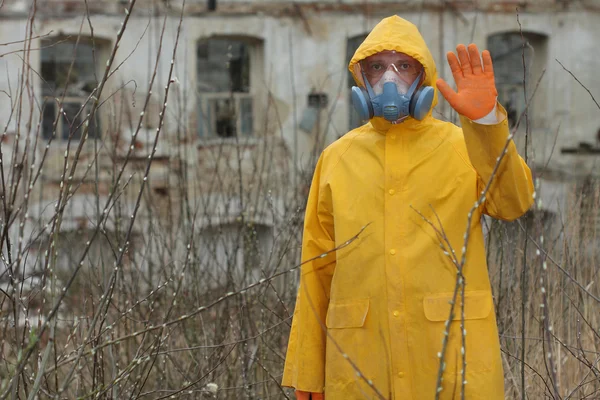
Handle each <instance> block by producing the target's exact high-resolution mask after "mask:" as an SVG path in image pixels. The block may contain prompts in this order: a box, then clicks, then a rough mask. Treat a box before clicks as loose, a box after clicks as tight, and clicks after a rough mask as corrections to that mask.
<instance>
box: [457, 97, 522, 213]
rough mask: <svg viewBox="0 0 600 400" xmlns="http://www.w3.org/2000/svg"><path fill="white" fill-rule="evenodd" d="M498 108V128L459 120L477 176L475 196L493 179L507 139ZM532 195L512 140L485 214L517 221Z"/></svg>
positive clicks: (495, 176) (499, 169)
mask: <svg viewBox="0 0 600 400" xmlns="http://www.w3.org/2000/svg"><path fill="white" fill-rule="evenodd" d="M498 106H499V107H498V112H499V113H502V114H504V116H505V118H503V120H502V121H501V122H499V123H497V124H493V125H481V124H478V123H476V122H474V121H471V120H470V119H468V118H466V117H463V116H461V118H460V121H461V125H462V129H463V134H464V137H465V142H466V145H467V151H468V153H469V158H470V160H471V164H473V167H474V168H475V170H476V171H477V174H478V175H479V182H478V185H477V187H478V193H481V192H482V191H483V189H484V188H485V187H486V185H487V184H488V182H489V180H490V178H492V172H493V170H494V167H495V165H496V162H497V159H498V157H499V156H500V155H501V153H502V149H503V148H504V146H505V144H506V141H507V139H508V136H509V129H508V119H507V118H506V111H505V110H504V108H503V107H502V106H500V104H498ZM499 119H500V118H499ZM533 191H534V188H533V181H532V178H531V170H530V169H529V167H528V166H527V164H526V163H525V161H524V160H523V159H522V158H521V156H519V153H518V152H517V148H516V146H515V144H514V142H513V141H512V140H511V141H510V143H509V144H508V148H507V152H506V154H505V155H504V157H503V159H502V162H501V163H500V166H499V168H498V170H497V172H496V174H495V175H494V177H493V180H492V184H491V185H490V189H489V191H488V193H487V195H486V200H485V203H484V212H485V213H486V214H487V215H489V216H491V217H494V218H498V219H502V220H506V221H512V220H514V219H517V218H519V217H520V216H521V215H523V214H525V212H527V210H528V209H529V207H531V205H532V204H533Z"/></svg>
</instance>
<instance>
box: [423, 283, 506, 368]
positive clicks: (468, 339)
mask: <svg viewBox="0 0 600 400" xmlns="http://www.w3.org/2000/svg"><path fill="white" fill-rule="evenodd" d="M452 295H453V294H452V293H436V294H431V295H427V296H425V298H424V299H423V312H424V314H425V318H426V319H427V321H428V322H427V323H428V325H429V326H428V328H427V330H426V332H427V335H426V336H427V337H426V338H424V340H426V341H427V344H426V345H425V347H428V351H427V354H428V357H429V358H430V360H431V365H430V367H432V368H433V370H434V371H435V370H437V368H438V366H439V358H438V356H437V354H438V352H439V351H440V350H441V348H442V341H443V338H444V336H445V333H444V332H445V331H446V324H445V322H446V321H447V320H448V317H449V316H450V302H451V301H452ZM492 310H493V302H492V294H491V292H490V291H487V290H476V291H467V292H466V293H465V307H464V318H465V325H464V326H465V330H466V335H465V336H464V338H465V344H466V345H465V346H464V350H463V335H462V332H461V321H460V320H461V298H460V294H459V295H458V296H457V299H456V305H455V306H454V310H453V316H452V323H451V324H450V326H449V328H448V344H447V348H446V353H445V357H444V362H445V363H446V371H447V372H448V373H454V372H455V371H460V370H462V364H463V361H462V360H463V354H465V357H466V361H467V371H470V372H483V371H488V370H490V369H491V367H492V365H494V362H495V361H497V358H498V356H499V354H497V353H498V351H497V350H498V348H497V347H498V346H499V343H498V333H497V329H496V321H495V318H494V314H493V313H492Z"/></svg>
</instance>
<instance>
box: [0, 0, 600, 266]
mask: <svg viewBox="0 0 600 400" xmlns="http://www.w3.org/2000/svg"><path fill="white" fill-rule="evenodd" d="M129 6H130V1H126V0H96V1H87V2H85V1H83V0H46V1H33V0H5V1H3V2H2V6H1V8H0V19H1V23H0V41H1V42H2V47H1V52H2V55H1V57H0V70H1V71H2V73H1V74H0V90H1V92H2V93H0V98H1V99H2V100H1V103H0V104H2V107H0V126H2V129H3V133H2V134H3V139H2V142H3V143H4V145H3V153H4V159H5V160H7V159H8V157H9V154H12V153H11V151H13V150H17V151H18V149H19V146H21V148H22V146H23V143H25V141H26V140H29V141H30V142H31V143H30V145H29V149H30V151H31V152H32V154H36V156H37V159H38V160H39V159H40V158H41V157H42V156H43V154H44V153H43V152H44V149H45V146H46V143H47V142H48V140H50V139H51V138H52V141H51V145H50V146H49V148H48V153H47V155H46V156H45V166H44V168H43V171H41V174H40V179H39V181H37V182H38V184H37V185H36V186H35V188H34V189H33V193H34V194H35V195H33V194H32V195H31V197H30V199H32V201H33V199H35V203H32V204H30V212H29V214H28V216H27V219H28V220H31V221H33V222H32V223H34V225H35V220H36V218H38V219H40V221H41V220H43V217H42V215H44V213H45V212H50V213H51V212H52V207H49V205H51V204H53V202H55V201H56V197H57V195H58V193H59V191H60V188H61V179H63V172H62V169H63V167H64V161H65V159H68V158H69V157H73V154H74V153H75V148H76V147H77V145H78V143H79V140H80V139H81V136H82V132H84V129H87V140H86V143H85V145H84V146H83V147H82V149H81V153H80V155H79V157H80V159H81V160H82V161H83V165H82V166H80V167H79V168H78V169H77V170H76V174H75V178H74V180H75V181H77V179H79V181H80V183H81V184H80V185H79V186H78V191H77V192H76V193H75V194H74V196H73V199H72V201H71V204H70V206H69V207H70V208H69V210H70V211H69V212H68V213H67V214H68V218H67V220H65V222H64V224H65V225H63V227H68V226H71V227H72V229H79V228H83V229H87V228H89V226H88V225H90V224H93V223H92V222H91V220H92V219H93V218H90V215H96V214H97V210H99V209H100V206H99V205H98V203H99V201H98V199H105V198H106V197H107V196H108V195H109V194H110V191H111V189H110V188H111V182H112V180H113V178H114V172H115V171H114V168H115V165H117V164H119V163H121V162H123V160H124V159H125V158H127V159H128V160H129V163H128V166H127V171H128V174H127V175H129V173H132V174H133V172H135V171H137V172H138V175H136V176H138V177H139V176H140V173H142V172H143V167H144V166H145V160H146V159H147V155H148V154H149V153H150V152H151V150H152V147H153V143H154V139H155V132H156V130H157V128H159V127H162V130H161V132H160V139H159V140H158V144H157V147H156V151H155V152H154V153H153V154H154V162H153V165H152V168H151V170H150V174H149V176H148V182H150V187H151V193H152V195H153V196H151V197H152V202H155V203H156V204H163V205H166V204H170V206H168V207H167V206H166V207H159V210H160V211H159V214H160V217H161V218H166V219H167V220H170V221H181V217H182V216H184V215H186V213H188V214H189V213H190V212H196V213H198V214H199V215H203V219H202V221H203V222H202V224H204V225H205V226H206V227H207V228H206V229H207V232H208V233H207V235H209V236H210V230H211V229H219V230H220V231H221V232H222V231H223V230H225V231H227V229H232V230H235V229H234V228H228V227H230V226H235V223H236V221H238V220H239V218H240V215H242V214H243V215H244V216H245V218H249V219H251V220H252V221H253V223H256V224H257V226H260V228H258V229H257V231H256V232H258V233H257V235H258V236H259V237H260V241H262V242H264V245H265V246H268V242H269V239H268V238H269V237H270V236H271V235H272V228H273V224H274V223H275V222H274V218H276V217H275V216H274V215H275V214H278V213H279V214H281V215H284V214H285V213H286V212H288V213H289V212H290V210H292V209H297V208H298V207H301V204H302V200H301V199H303V198H304V197H305V195H306V188H307V185H308V182H309V181H308V179H309V178H310V171H311V168H312V166H313V165H314V162H315V159H316V156H317V155H318V154H319V152H320V150H321V149H323V147H324V146H326V145H327V144H328V143H331V142H332V141H334V140H336V139H337V138H338V137H341V136H342V135H344V134H345V133H346V132H348V131H349V130H351V129H352V128H354V127H356V126H358V125H359V124H361V121H359V120H358V117H357V115H356V113H355V112H353V109H352V105H351V101H350V89H351V87H352V86H353V85H354V82H353V81H352V78H351V77H350V74H349V73H348V71H347V64H348V61H349V60H350V58H351V56H352V54H353V53H354V51H355V49H356V48H357V46H358V45H359V44H360V43H361V41H362V40H363V39H364V38H365V36H366V34H367V33H368V32H369V30H370V29H371V28H372V27H373V26H374V25H375V24H376V23H377V22H378V21H379V20H380V19H381V18H383V17H385V16H389V15H391V14H398V15H400V16H402V17H404V18H406V19H408V20H410V21H412V22H413V23H415V24H416V25H417V26H418V27H419V28H420V30H421V32H422V34H423V36H424V38H425V40H426V42H427V43H428V44H429V47H430V49H431V51H432V53H433V55H434V58H435V59H436V62H437V68H438V72H439V75H440V76H441V77H444V78H446V79H448V78H450V79H451V76H450V73H449V68H448V66H447V64H446V62H445V53H446V52H447V51H449V50H453V49H454V48H455V46H456V45H457V44H459V43H469V42H474V43H476V44H478V45H479V46H480V48H488V49H489V50H490V51H491V54H492V57H493V59H494V63H495V64H494V65H495V74H496V79H497V86H498V90H499V101H500V102H501V103H502V104H503V105H504V106H505V107H506V108H507V110H508V114H509V121H510V124H511V126H512V127H513V128H514V129H515V130H516V135H515V140H516V142H517V144H518V146H519V148H520V152H521V154H526V156H527V159H528V162H529V164H530V165H532V167H533V169H534V171H535V174H536V176H537V177H538V178H539V179H540V181H539V183H540V185H539V192H540V193H539V194H540V197H541V198H542V199H543V200H544V201H543V204H544V205H543V207H544V209H547V211H548V212H549V213H550V214H556V213H560V212H564V210H562V211H561V209H560V208H561V207H564V204H565V203H566V201H567V198H568V196H569V190H571V189H570V188H572V184H573V183H574V182H585V181H586V180H587V179H590V177H591V178H594V177H598V176H599V175H600V167H599V165H598V163H599V162H600V157H599V156H600V142H599V140H600V138H599V137H598V132H599V131H600V118H599V115H600V110H599V108H598V103H597V100H594V96H595V97H596V99H597V98H599V97H600V77H599V75H598V73H597V71H598V69H599V68H600V58H599V57H597V54H596V53H597V40H596V38H597V37H598V35H600V28H599V26H600V5H599V4H598V2H597V1H596V0H579V1H569V0H519V1H513V0H502V1H492V0H461V1H452V0H404V1H397V2H388V1H370V2H366V1H359V0H346V1H342V2H340V1H329V0H326V1H319V2H310V1H305V0H302V1H295V2H287V1H279V0H264V1H261V2H245V1H238V0H203V1H200V0H187V1H185V2H183V1H182V0H162V1H158V0H138V1H137V2H136V4H135V7H134V9H133V12H132V13H131V15H128V12H127V9H128V7H129ZM180 16H182V24H181V34H180V36H179V39H178V42H177V53H176V57H175V59H174V70H173V75H172V78H171V85H170V94H169V101H168V106H167V107H166V111H165V115H164V117H163V115H162V112H161V110H162V108H163V102H164V95H165V91H164V90H163V87H164V86H165V85H166V84H167V82H168V76H169V70H170V66H171V54H172V53H173V48H174V46H175V43H176V40H177V31H178V24H179V20H180ZM126 17H127V23H126V26H125V30H124V34H123V37H122V39H121V41H120V43H119V48H118V52H116V55H115V58H114V60H112V63H111V71H110V74H111V75H110V78H109V79H108V80H107V81H106V86H105V87H104V90H103V92H102V94H101V99H100V100H101V106H100V107H99V109H98V112H96V113H95V114H94V117H93V118H92V119H91V120H89V121H88V125H86V124H84V123H83V121H84V119H85V116H86V115H87V114H88V112H89V109H90V107H91V105H92V103H93V101H90V99H93V98H94V97H93V94H94V93H93V91H94V90H95V88H96V87H97V86H98V82H99V81H100V80H101V78H102V76H103V74H104V72H105V69H106V67H105V66H106V65H108V64H107V62H108V61H109V60H110V59H111V57H112V50H113V48H114V46H115V43H116V40H117V38H118V33H119V32H120V31H121V29H122V23H123V22H124V21H125V18H126ZM163 23H164V32H163ZM92 27H93V29H92ZM26 39H27V40H26ZM159 51H160V58H158V60H157V54H159ZM154 74H156V76H155V78H154V84H153V85H154V86H153V89H152V94H151V95H150V96H148V104H147V105H145V102H146V95H147V94H148V91H149V87H148V83H149V82H150V81H151V80H152V79H153V75H154ZM529 99H531V100H530V101H529ZM17 100H19V101H17ZM528 103H529V107H528V112H527V113H524V112H525V110H526V105H527V104H528ZM142 111H143V113H142ZM140 115H141V116H140ZM434 115H435V116H436V117H438V118H440V119H448V120H453V121H456V120H457V118H456V115H454V114H453V112H452V111H451V109H450V108H449V106H448V104H447V103H446V102H445V101H444V100H441V101H440V103H439V104H438V106H437V108H436V109H435V110H434ZM163 119H164V124H163V125H160V123H161V122H160V121H162V120H163ZM517 121H519V123H518V126H517ZM138 122H140V124H139V125H140V126H139V127H138ZM159 125H160V126H159ZM86 126H87V128H86ZM136 131H137V133H136V138H135V140H133V141H130V140H131V136H132V134H133V133H134V132H136ZM526 137H528V138H529V140H528V143H527V144H526V143H525V142H526V140H525V138H526ZM36 138H37V139H36ZM67 143H71V151H70V153H69V156H66V153H65V151H66V150H67ZM130 143H131V146H130ZM34 145H35V146H37V147H35V148H34ZM130 148H131V152H130V153H128V152H129V150H130ZM11 149H12V150H11ZM94 154H98V162H97V163H96V164H95V167H94V168H92V169H93V171H90V168H88V169H86V168H85V167H86V166H85V164H87V162H86V161H90V160H93V159H94ZM31 157H32V156H30V158H29V160H32V159H33V158H31ZM90 165H91V164H90ZM96 167H97V168H96ZM215 171H219V172H217V173H215ZM134 175H135V174H134ZM217 176H218V177H217ZM216 177H217V178H216ZM215 182H217V184H216V183H215ZM239 182H242V183H243V186H244V188H243V189H240V187H239V186H240V185H239V184H238V183H239ZM140 184H141V180H139V179H137V180H136V179H133V180H132V182H131V185H130V187H129V189H128V191H129V192H131V193H135V192H136V188H139V185H140ZM265 193H270V194H269V196H265V195H264V194H265ZM291 194H294V195H293V196H292V197H294V196H295V197H297V198H298V200H297V201H295V202H292V206H291V207H288V204H289V203H288V200H287V198H288V197H289V196H290V195H291ZM184 198H185V199H187V200H186V202H187V203H186V204H187V205H186V206H185V207H188V209H187V211H186V209H185V207H184V206H179V205H178V206H177V207H175V206H173V205H174V204H181V199H184ZM254 199H260V200H256V201H254ZM134 203H135V202H134V197H131V198H128V199H127V201H125V203H124V204H125V205H124V206H123V207H124V209H123V210H122V213H123V215H128V214H129V213H130V212H131V210H132V209H133V207H134ZM274 209H276V210H277V212H274V211H273V210H274ZM190 210H195V211H190ZM269 210H270V211H269ZM140 217H141V218H144V217H145V216H143V215H141V216H140ZM38 223H39V221H38ZM114 223H115V224H116V222H114ZM217 227H220V228H217ZM138 229H141V230H144V229H145V228H143V227H142V228H138ZM261 246H262V245H261ZM219 251H222V250H219ZM223 251H224V250H223ZM242 258H243V257H242Z"/></svg>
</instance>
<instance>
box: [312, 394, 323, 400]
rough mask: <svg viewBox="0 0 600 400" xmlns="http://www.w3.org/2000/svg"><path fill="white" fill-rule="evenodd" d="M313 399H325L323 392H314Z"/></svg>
mask: <svg viewBox="0 0 600 400" xmlns="http://www.w3.org/2000/svg"><path fill="white" fill-rule="evenodd" d="M311 400H325V395H324V394H323V393H312V396H311Z"/></svg>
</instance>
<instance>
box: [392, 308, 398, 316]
mask: <svg viewBox="0 0 600 400" xmlns="http://www.w3.org/2000/svg"><path fill="white" fill-rule="evenodd" d="M392 315H393V316H394V317H399V316H400V311H398V310H394V312H393V313H392Z"/></svg>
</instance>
